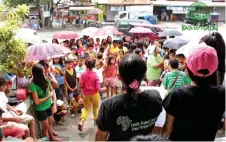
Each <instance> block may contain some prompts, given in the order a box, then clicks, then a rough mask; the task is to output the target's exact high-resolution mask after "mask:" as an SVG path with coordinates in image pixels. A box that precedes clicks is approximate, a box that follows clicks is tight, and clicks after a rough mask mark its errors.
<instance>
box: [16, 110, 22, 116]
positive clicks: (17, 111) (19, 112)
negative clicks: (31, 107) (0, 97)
mask: <svg viewBox="0 0 226 142" xmlns="http://www.w3.org/2000/svg"><path fill="white" fill-rule="evenodd" d="M15 113H16V114H17V115H22V114H23V112H22V111H21V110H16V112H15Z"/></svg>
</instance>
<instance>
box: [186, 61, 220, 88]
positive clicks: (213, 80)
mask: <svg viewBox="0 0 226 142" xmlns="http://www.w3.org/2000/svg"><path fill="white" fill-rule="evenodd" d="M186 69H187V71H188V75H189V77H190V78H191V80H192V81H194V82H195V83H196V84H197V86H199V87H207V86H211V85H214V86H218V85H219V78H218V72H217V71H216V72H214V73H213V74H211V75H210V76H207V77H199V76H195V75H194V74H193V73H192V72H191V70H190V69H189V68H188V67H187V65H186ZM203 72H205V70H204V71H203Z"/></svg>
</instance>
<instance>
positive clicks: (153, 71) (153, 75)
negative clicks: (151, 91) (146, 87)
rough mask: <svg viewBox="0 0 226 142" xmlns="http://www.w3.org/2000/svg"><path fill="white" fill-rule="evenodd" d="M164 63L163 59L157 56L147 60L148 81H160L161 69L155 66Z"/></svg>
mask: <svg viewBox="0 0 226 142" xmlns="http://www.w3.org/2000/svg"><path fill="white" fill-rule="evenodd" d="M162 61H163V59H162V57H161V56H160V55H159V54H157V55H156V56H154V55H153V54H152V55H150V56H149V57H148V60H147V79H148V80H158V79H160V75H161V71H162V69H161V68H155V67H154V66H155V65H157V64H159V63H161V62H162Z"/></svg>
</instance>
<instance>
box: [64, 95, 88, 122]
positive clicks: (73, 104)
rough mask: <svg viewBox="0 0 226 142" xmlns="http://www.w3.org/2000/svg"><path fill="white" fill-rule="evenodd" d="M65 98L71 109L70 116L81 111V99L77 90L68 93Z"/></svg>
mask: <svg viewBox="0 0 226 142" xmlns="http://www.w3.org/2000/svg"><path fill="white" fill-rule="evenodd" d="M67 99H68V100H69V102H70V103H69V107H70V111H71V117H74V116H75V113H81V110H82V108H83V107H84V106H83V100H82V98H81V96H80V95H79V93H77V92H73V93H70V94H69V95H68V97H67Z"/></svg>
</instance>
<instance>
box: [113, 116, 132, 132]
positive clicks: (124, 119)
mask: <svg viewBox="0 0 226 142" xmlns="http://www.w3.org/2000/svg"><path fill="white" fill-rule="evenodd" d="M131 122H132V120H130V119H129V117H128V116H119V117H118V119H117V122H116V123H117V125H122V131H126V130H127V129H128V128H129V127H130V124H131Z"/></svg>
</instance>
